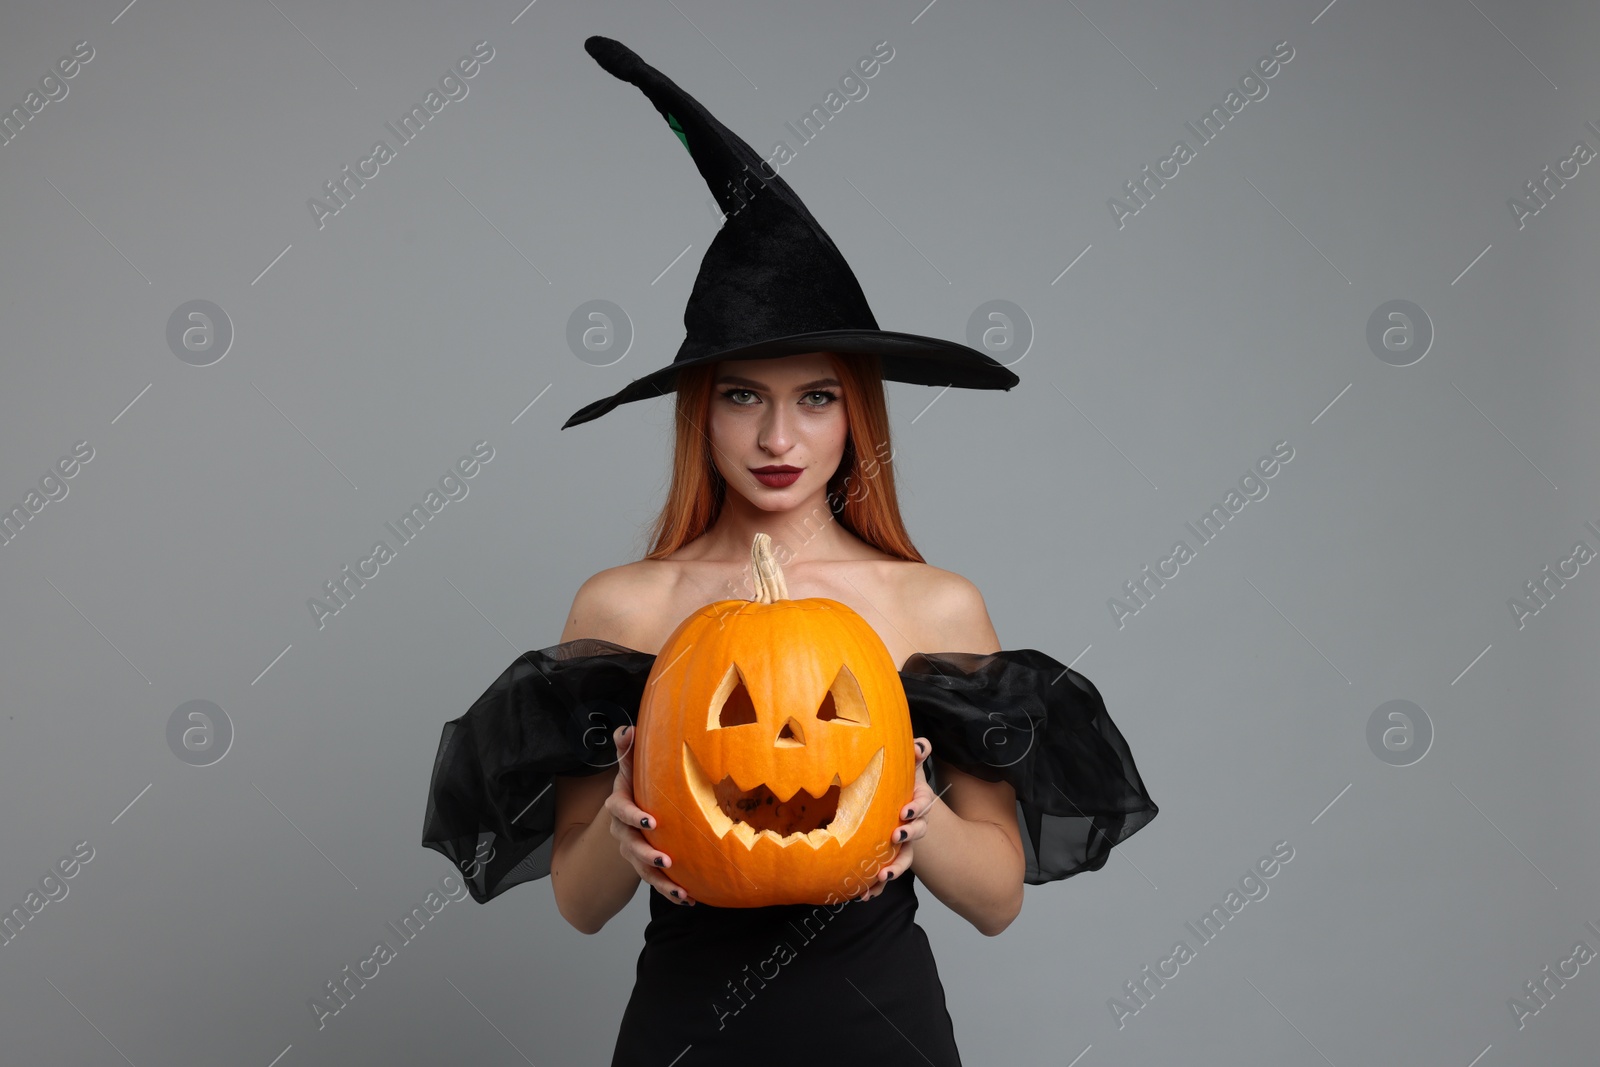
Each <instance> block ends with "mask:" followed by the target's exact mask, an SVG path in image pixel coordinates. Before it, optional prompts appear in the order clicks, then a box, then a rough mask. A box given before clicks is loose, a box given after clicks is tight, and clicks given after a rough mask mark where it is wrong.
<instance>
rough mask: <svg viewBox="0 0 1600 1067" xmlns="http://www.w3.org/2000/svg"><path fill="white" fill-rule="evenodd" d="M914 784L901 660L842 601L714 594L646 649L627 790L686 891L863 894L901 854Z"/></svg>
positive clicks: (777, 898) (759, 902)
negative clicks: (899, 837) (646, 671)
mask: <svg viewBox="0 0 1600 1067" xmlns="http://www.w3.org/2000/svg"><path fill="white" fill-rule="evenodd" d="M741 687H742V692H741ZM915 783H916V750H915V748H914V747H913V744H912V730H911V714H910V710H909V708H908V707H907V705H906V696H905V689H904V687H903V686H902V684H901V682H900V675H899V671H898V669H897V668H896V666H895V663H894V661H893V659H892V658H891V657H890V655H889V651H888V649H887V648H885V647H884V644H883V641H882V640H881V639H880V638H879V637H878V635H877V633H876V632H875V631H874V630H873V629H872V627H871V626H869V625H868V624H867V622H866V620H864V619H863V618H861V616H860V615H858V614H856V612H855V611H853V610H852V609H851V608H849V607H848V606H846V605H844V604H841V603H839V602H838V601H836V600H829V599H826V598H823V597H812V598H808V599H803V600H788V599H782V600H776V601H774V602H772V603H761V602H758V601H749V600H721V601H717V602H716V603H713V604H707V605H706V606H705V607H702V608H700V609H698V610H696V611H695V612H693V613H691V614H690V615H689V617H688V618H686V619H684V620H683V621H682V622H681V623H679V624H678V627H677V629H676V630H674V631H673V633H672V636H671V637H669V638H668V639H667V641H666V644H665V645H663V646H662V648H661V651H660V652H658V653H657V654H656V661H655V666H654V667H653V668H652V670H651V672H650V677H649V680H648V681H647V683H646V686H645V695H644V698H643V700H642V701H641V703H640V707H639V722H638V726H637V728H636V733H635V742H634V748H633V785H634V798H635V800H636V802H637V803H638V805H639V806H640V807H641V808H643V809H644V810H645V811H647V812H650V813H651V814H653V815H654V816H655V817H656V821H657V822H658V823H659V825H658V826H656V827H654V828H651V829H648V830H645V831H644V835H645V838H646V840H648V841H649V842H650V844H651V845H652V846H653V847H655V848H658V849H660V850H661V851H663V852H665V853H666V854H667V855H668V856H670V857H672V866H671V867H670V868H668V869H667V872H666V873H667V876H668V877H669V878H671V879H672V880H673V881H675V882H677V883H678V884H679V885H681V886H683V887H684V888H685V889H686V890H688V892H689V894H690V896H691V897H693V898H694V899H695V900H696V901H699V902H703V903H706V904H710V905H712V906H713V907H729V908H741V907H764V906H767V905H774V904H827V903H833V902H836V901H839V900H842V899H845V898H847V897H851V896H858V895H860V893H861V892H863V891H864V890H865V889H866V888H868V887H869V886H871V885H872V884H873V883H874V881H875V880H876V877H877V873H878V871H879V870H880V869H881V868H882V867H884V866H885V865H887V864H888V863H890V862H892V861H893V860H894V858H895V857H896V856H897V855H898V854H899V850H900V846H899V844H898V843H891V842H890V838H891V836H892V835H893V834H894V831H895V830H896V828H897V827H898V826H899V824H900V821H901V819H900V815H901V812H902V811H903V810H904V808H905V805H906V804H907V803H908V802H909V801H910V800H911V797H912V791H913V788H914V786H915ZM799 790H804V791H805V792H803V793H802V792H799ZM808 794H809V795H808ZM735 816H737V817H735ZM763 827H765V829H762V828H763ZM780 834H781V835H783V837H782V839H781V840H780V839H779V835H780Z"/></svg>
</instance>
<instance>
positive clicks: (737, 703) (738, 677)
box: [708, 663, 756, 728]
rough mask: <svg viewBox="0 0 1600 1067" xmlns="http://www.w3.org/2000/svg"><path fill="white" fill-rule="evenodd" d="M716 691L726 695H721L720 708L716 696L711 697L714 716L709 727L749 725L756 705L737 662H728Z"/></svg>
mask: <svg viewBox="0 0 1600 1067" xmlns="http://www.w3.org/2000/svg"><path fill="white" fill-rule="evenodd" d="M717 693H718V694H726V695H725V696H722V701H721V703H722V706H721V707H720V708H718V707H717V703H718V701H717V697H716V696H713V697H712V698H711V709H712V714H713V715H714V716H716V718H715V720H714V721H713V722H712V723H711V724H710V727H715V728H720V727H727V726H749V725H750V724H751V723H753V722H755V721H756V706H755V704H754V703H752V702H751V700H750V690H748V689H746V688H745V685H744V675H742V674H740V673H739V665H738V664H737V663H730V664H728V673H727V674H726V675H724V676H723V679H722V684H721V685H720V686H718V687H717ZM708 728H709V727H708Z"/></svg>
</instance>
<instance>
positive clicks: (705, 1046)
mask: <svg viewBox="0 0 1600 1067" xmlns="http://www.w3.org/2000/svg"><path fill="white" fill-rule="evenodd" d="M654 662H655V656H654V655H652V654H650V653H646V652H639V651H636V650H634V649H631V648H627V647H625V646H623V645H618V644H614V643H612V642H609V641H602V640H597V639H593V638H583V639H580V640H576V641H568V642H565V643H563V644H558V645H554V646H551V647H549V648H545V649H540V650H538V651H531V652H527V653H524V654H523V655H521V656H519V657H517V659H516V661H515V662H513V663H512V664H511V665H510V666H509V667H507V668H506V669H505V670H504V671H503V672H502V673H501V674H500V676H499V677H498V678H496V679H495V681H494V682H493V684H491V685H490V686H489V688H488V689H487V690H485V692H484V693H483V695H482V696H480V697H479V698H478V699H477V700H476V701H475V702H474V703H473V704H472V706H471V707H470V708H469V709H468V710H467V712H466V714H464V715H462V716H461V717H460V718H457V719H454V720H451V721H450V722H447V723H445V724H444V729H443V735H442V737H441V739H440V742H439V749H438V753H437V755H436V757H435V759H434V765H433V775H432V781H431V785H430V789H429V794H428V805H427V815H426V819H425V822H424V827H423V835H422V844H423V845H424V846H425V847H427V848H431V849H434V850H436V851H438V852H440V853H442V854H443V855H445V856H447V857H449V858H450V860H451V861H452V862H453V863H455V864H456V866H457V869H458V870H459V871H460V872H461V877H462V878H463V880H464V882H465V883H466V885H467V888H468V891H469V892H470V893H471V894H472V897H473V899H474V900H476V901H477V902H478V903H480V904H482V903H486V902H487V901H489V900H491V899H493V898H494V897H496V896H498V895H499V894H501V893H503V892H505V891H506V890H507V889H509V888H511V887H512V886H514V885H519V884H521V883H523V882H526V881H530V880H533V879H537V878H543V877H544V876H546V875H548V874H549V873H550V859H551V852H552V847H553V841H552V838H553V835H554V829H555V813H556V804H555V789H554V782H555V776H557V775H568V776H584V775H590V774H601V773H607V772H609V773H612V774H614V773H615V769H614V768H615V766H616V763H617V751H616V746H615V742H614V740H613V737H612V734H613V731H614V730H615V729H616V728H617V727H618V726H621V725H624V724H626V723H631V722H633V721H634V717H635V715H636V713H637V711H638V708H639V703H640V700H641V697H642V694H643V691H644V686H645V682H646V679H647V678H648V676H649V674H650V668H651V666H652V665H653V664H654ZM900 678H901V681H902V683H903V684H904V688H905V693H906V700H907V704H908V706H909V708H910V711H911V723H912V731H913V733H914V734H915V735H916V736H919V737H926V738H928V739H929V740H930V741H932V742H933V756H932V759H931V762H930V763H929V764H928V766H927V767H926V768H925V772H926V774H927V777H928V783H929V785H930V786H931V787H932V788H933V790H934V792H935V793H937V792H939V791H940V790H941V788H942V785H941V784H940V783H939V782H938V780H937V778H938V772H937V768H938V762H939V761H941V760H942V761H944V762H945V763H947V764H948V765H949V766H952V767H955V768H957V769H959V770H962V771H965V772H966V773H968V774H971V775H974V776H975V777H978V778H981V779H983V780H985V781H990V782H998V781H1004V782H1009V783H1010V784H1011V786H1012V788H1013V789H1015V791H1016V795H1017V823H1018V828H1019V830H1020V831H1021V836H1022V844H1023V849H1024V851H1025V853H1026V855H1027V864H1028V866H1027V874H1026V876H1025V879H1024V880H1025V881H1026V882H1027V883H1028V884H1030V885H1039V884H1042V883H1045V882H1052V881H1058V880H1061V879H1065V878H1070V877H1072V876H1073V875H1076V874H1080V873H1082V872H1084V871H1094V870H1099V869H1100V868H1101V867H1103V866H1105V863H1106V860H1107V859H1108V858H1109V856H1110V853H1111V849H1112V847H1113V846H1115V845H1117V844H1120V843H1121V842H1123V841H1126V840H1127V839H1128V838H1129V837H1130V836H1132V835H1133V834H1134V833H1135V832H1136V831H1138V830H1139V829H1140V828H1142V827H1143V826H1144V825H1145V824H1147V823H1148V822H1149V821H1150V820H1151V819H1153V818H1155V816H1156V813H1157V810H1158V809H1157V808H1156V804H1155V802H1154V801H1153V800H1152V799H1151V798H1150V795H1149V793H1147V792H1146V790H1145V787H1144V783H1143V781H1142V780H1141V779H1140V777H1139V772H1138V770H1137V769H1136V768H1135V766H1134V761H1133V754H1132V752H1131V751H1130V750H1129V748H1128V744H1127V742H1126V741H1125V740H1124V739H1123V736H1122V733H1121V732H1120V731H1119V730H1118V729H1117V726H1116V724H1115V723H1113V722H1112V721H1111V717H1110V715H1109V714H1108V713H1107V711H1106V707H1105V703H1104V701H1103V700H1102V699H1101V696H1100V693H1099V691H1098V690H1097V689H1096V688H1095V686H1094V684H1093V683H1092V682H1090V681H1089V679H1088V678H1085V677H1084V676H1083V675H1082V674H1079V673H1078V672H1077V671H1075V670H1072V669H1071V668H1069V667H1066V666H1064V665H1063V664H1061V663H1060V662H1058V661H1056V660H1055V659H1052V658H1051V657H1050V656H1048V655H1046V654H1045V653H1043V652H1039V651H1037V650H1034V649H1015V650H1004V651H1000V652H994V653H987V654H976V653H964V652H949V653H917V654H915V655H913V656H912V657H911V658H910V659H909V660H908V661H907V662H906V665H905V666H904V667H903V668H902V669H901V670H900ZM915 882H916V877H915V872H911V871H908V872H907V874H906V875H904V876H902V877H900V878H897V879H894V880H893V881H890V882H889V883H887V885H886V887H885V889H884V891H883V892H882V893H881V894H880V895H879V896H877V897H875V898H874V899H872V900H870V901H866V902H860V901H856V900H854V899H853V898H852V899H847V900H845V901H843V902H841V903H838V904H835V905H810V904H794V905H782V906H775V907H764V908H715V907H712V906H710V905H707V904H704V903H696V904H695V905H694V906H693V907H684V906H682V905H678V904H674V903H671V902H670V901H668V900H666V899H665V898H664V897H662V895H661V894H660V893H657V892H655V891H653V890H652V891H651V893H650V921H649V923H648V924H647V925H646V927H645V931H644V948H643V949H642V950H641V952H640V953H639V960H638V966H637V975H636V980H635V984H634V988H633V993H632V996H631V998H630V999H629V1001H628V1006H627V1008H626V1010H625V1011H624V1013H623V1016H622V1021H621V1026H620V1028H619V1031H618V1034H617V1040H616V1045H615V1050H614V1053H613V1058H612V1061H611V1062H612V1067H635V1065H638V1067H701V1065H705V1067H713V1065H715V1067H722V1065H726V1064H733V1063H740V1062H747V1063H751V1064H762V1065H763V1067H784V1065H787V1064H791V1063H792V1064H796V1065H799V1064H807V1065H815V1064H816V1063H820V1062H828V1063H832V1064H838V1065H853V1064H863V1065H865V1064H872V1065H874V1067H884V1065H890V1064H913V1063H915V1064H923V1063H929V1064H934V1065H936V1067H955V1065H959V1064H960V1062H961V1059H960V1054H959V1053H958V1051H957V1049H956V1043H955V1037H954V1032H953V1026H952V1023H951V1019H950V1015H949V1012H948V1011H947V1010H946V1007H945V998H944V988H943V986H942V984H941V983H940V980H939V974H938V969H937V967H936V966H935V963H934V958H933V953H932V951H931V950H930V947H929V944H928V938H927V936H926V934H925V933H924V932H923V930H922V928H921V927H920V926H918V925H917V924H916V922H915V921H914V918H915V915H916V909H917V895H916V891H915Z"/></svg>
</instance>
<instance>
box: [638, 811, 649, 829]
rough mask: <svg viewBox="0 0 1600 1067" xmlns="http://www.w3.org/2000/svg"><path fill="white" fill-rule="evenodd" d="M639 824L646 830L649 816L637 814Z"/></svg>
mask: <svg viewBox="0 0 1600 1067" xmlns="http://www.w3.org/2000/svg"><path fill="white" fill-rule="evenodd" d="M639 825H640V826H642V827H644V828H645V829H646V830H648V829H650V816H648V815H641V816H639Z"/></svg>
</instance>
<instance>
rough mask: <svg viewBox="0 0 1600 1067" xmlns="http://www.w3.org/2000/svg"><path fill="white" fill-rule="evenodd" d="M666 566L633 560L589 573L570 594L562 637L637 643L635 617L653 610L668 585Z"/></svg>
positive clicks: (623, 643)
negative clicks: (570, 605)
mask: <svg viewBox="0 0 1600 1067" xmlns="http://www.w3.org/2000/svg"><path fill="white" fill-rule="evenodd" d="M666 570H670V568H662V567H661V566H660V565H659V564H658V563H657V561H655V560H635V561H634V562H632V563H623V564H620V565H619V566H616V567H607V568H606V569H605V570H603V571H598V572H596V573H595V574H593V575H591V576H590V577H589V578H588V580H586V581H585V582H584V583H583V584H582V585H580V586H579V587H578V591H577V593H576V594H574V596H573V598H572V610H571V611H570V612H569V613H568V614H567V624H566V626H565V628H564V629H563V630H562V631H561V640H562V641H563V642H566V641H575V640H577V639H578V638H580V637H594V638H598V639H600V640H603V641H613V642H615V643H617V644H619V645H626V646H628V647H630V648H637V647H639V646H638V645H637V644H636V643H634V642H637V641H639V640H640V637H639V634H638V626H637V625H636V624H637V621H638V619H639V618H640V617H641V616H648V615H650V614H652V611H651V609H652V608H653V607H654V606H655V605H656V604H659V603H660V602H661V600H662V598H663V597H664V596H665V594H666V592H667V590H668V589H669V588H670V584H669V582H670V576H668V575H667V574H666V573H665V571H666ZM664 579H668V580H666V581H664Z"/></svg>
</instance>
